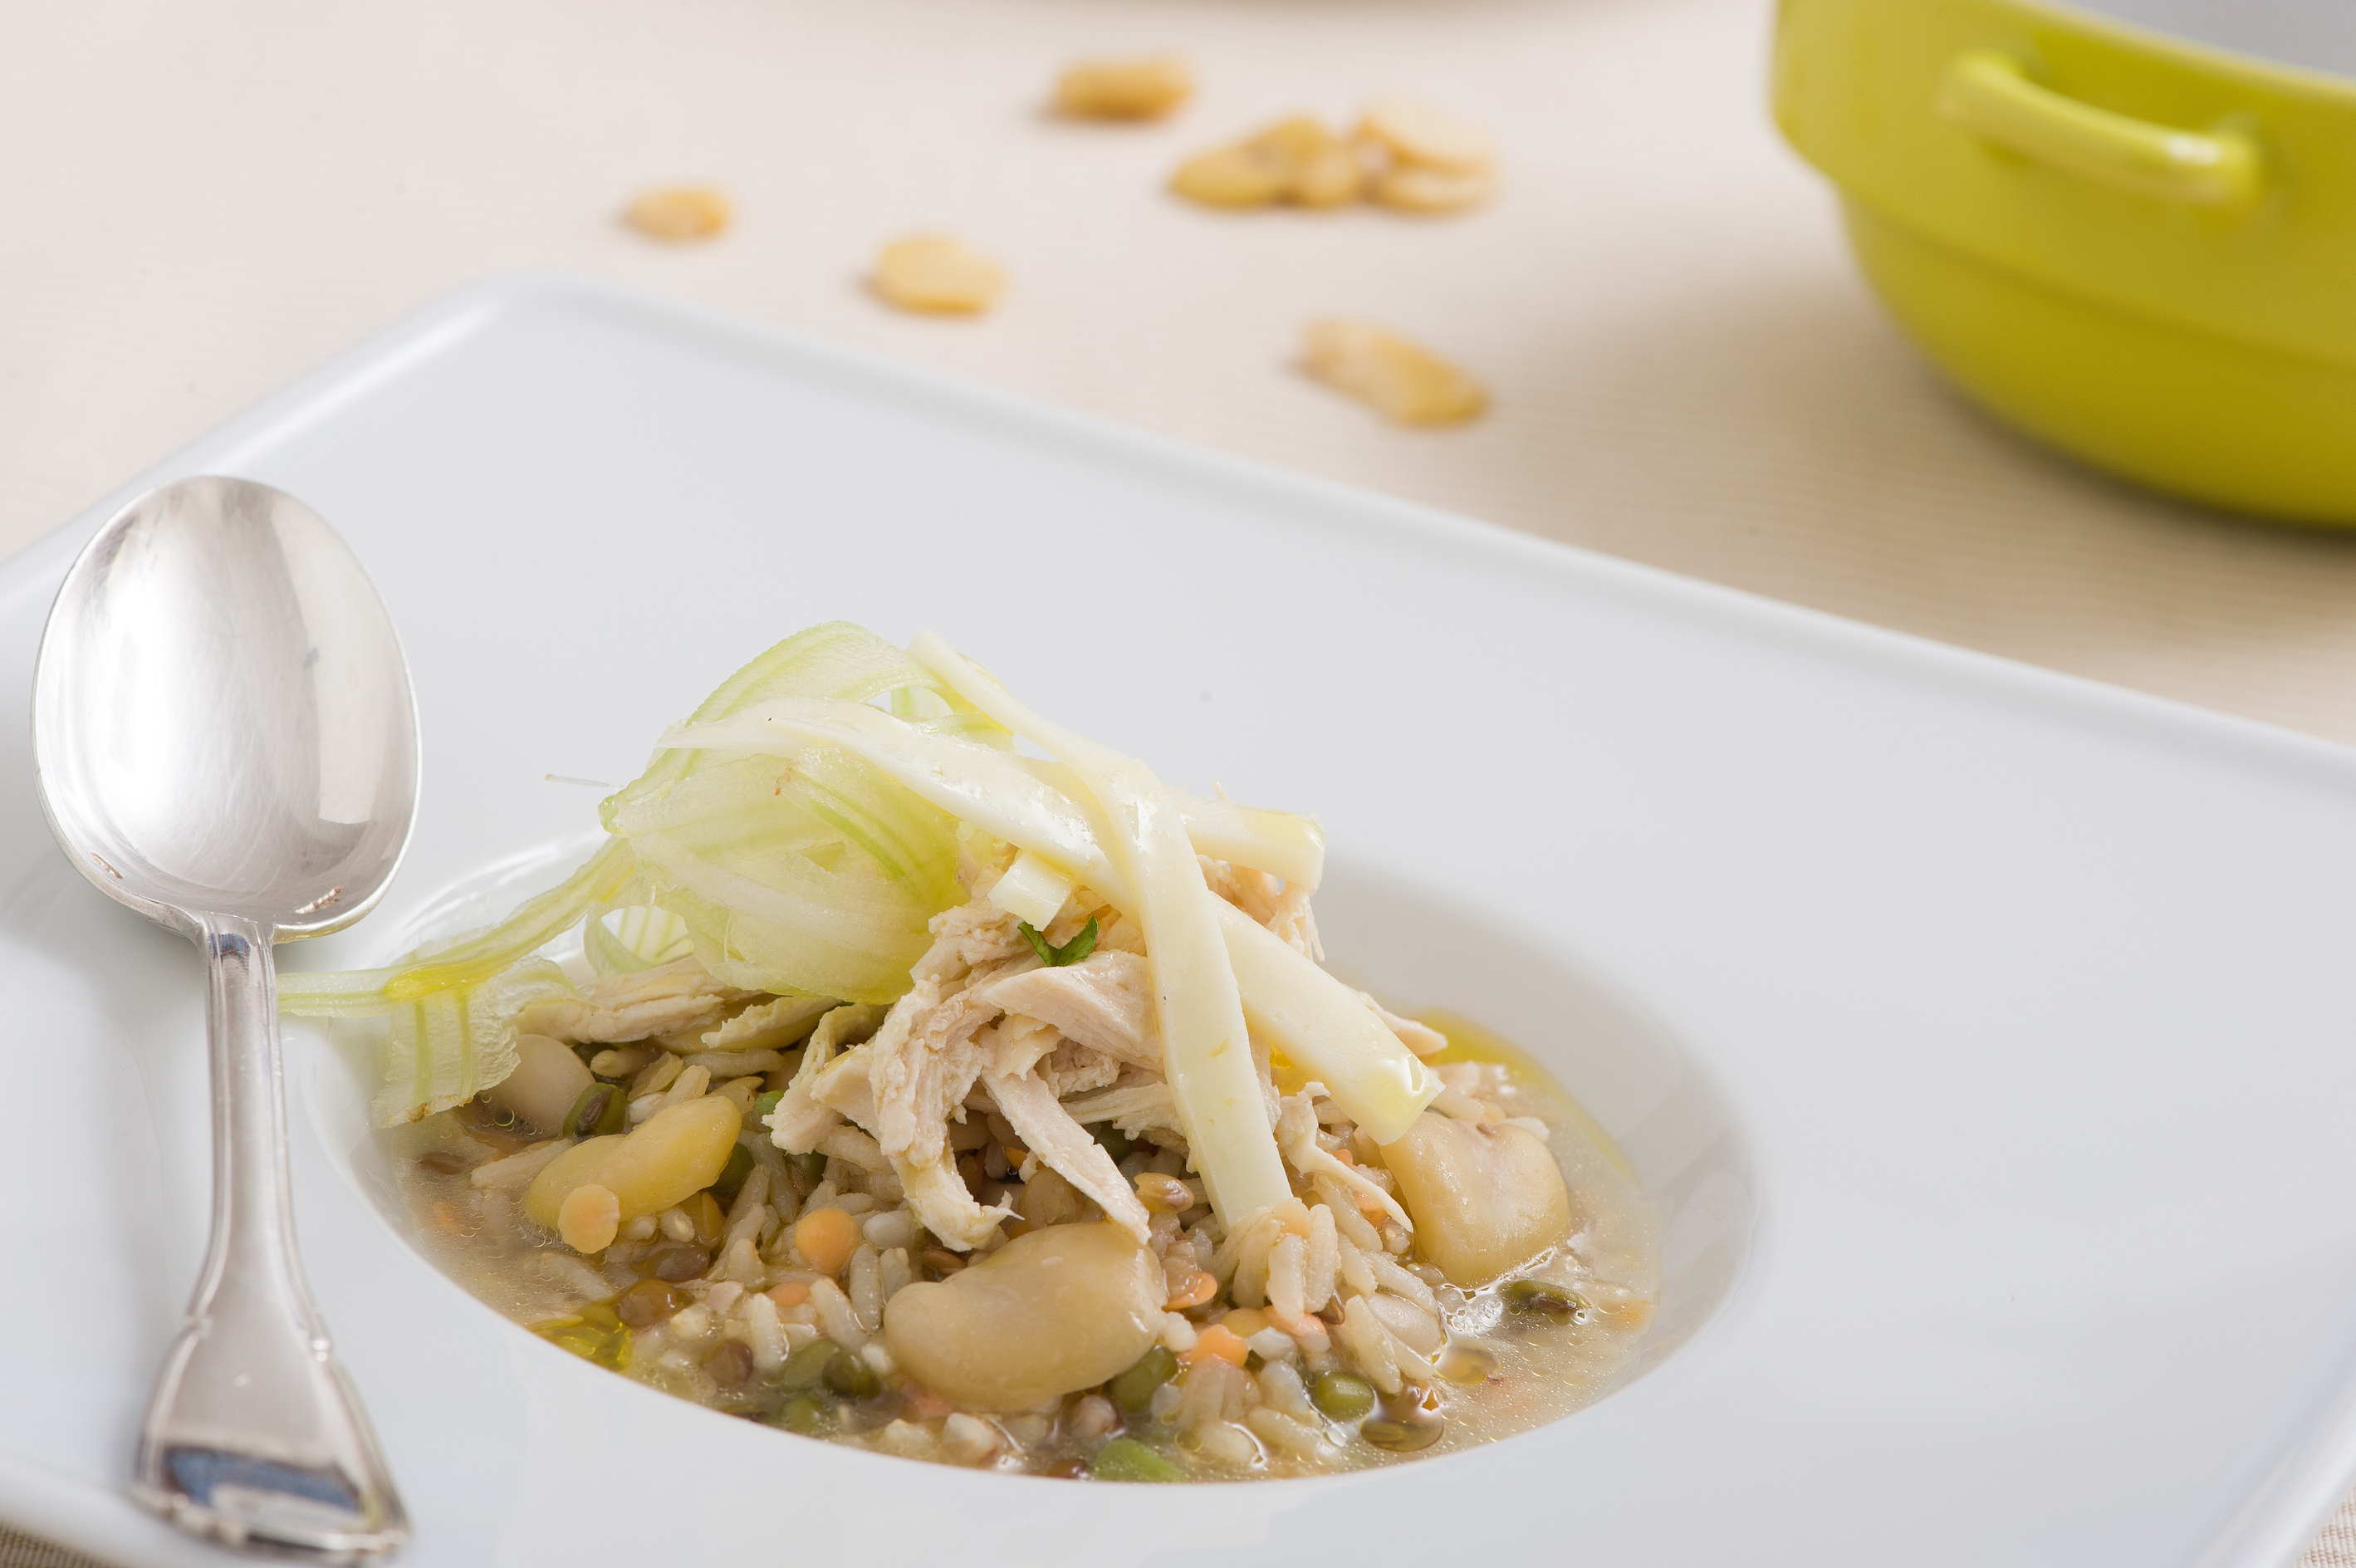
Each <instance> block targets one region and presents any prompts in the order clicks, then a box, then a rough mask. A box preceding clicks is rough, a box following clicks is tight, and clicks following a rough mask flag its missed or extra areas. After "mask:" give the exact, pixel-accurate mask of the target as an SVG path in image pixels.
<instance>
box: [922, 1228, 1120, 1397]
mask: <svg viewBox="0 0 2356 1568" xmlns="http://www.w3.org/2000/svg"><path fill="white" fill-rule="evenodd" d="M1161 1323H1162V1271H1161V1270H1160V1269H1158V1268H1156V1267H1155V1266H1154V1262H1153V1258H1152V1255H1151V1253H1149V1252H1147V1251H1145V1249H1144V1248H1142V1247H1140V1246H1139V1245H1138V1244H1137V1243H1136V1242H1135V1241H1133V1240H1130V1237H1129V1235H1128V1233H1127V1232H1126V1231H1123V1230H1120V1229H1119V1227H1117V1226H1114V1225H1110V1224H1105V1223H1095V1224H1084V1225H1055V1226H1050V1227H1048V1228H1047V1229H1045V1230H1033V1231H1032V1232H1030V1233H1029V1234H1027V1235H1023V1236H1018V1237H1016V1238H1015V1239H1014V1240H1012V1241H1009V1242H1008V1243H1007V1244H1006V1245H1005V1246H1003V1247H1001V1248H1000V1249H998V1251H995V1252H992V1253H991V1254H990V1256H988V1257H986V1258H984V1259H983V1260H981V1262H978V1263H974V1264H972V1265H970V1266H969V1267H968V1268H966V1269H964V1270H961V1271H960V1272H958V1273H954V1274H951V1275H950V1276H949V1277H948V1279H945V1280H941V1281H939V1282H937V1283H916V1284H911V1285H909V1286H908V1287H907V1288H905V1290H903V1291H901V1292H900V1293H899V1294H897V1295H894V1297H893V1298H892V1300H891V1302H890V1304H889V1305H887V1306H886V1307H885V1309H884V1314H883V1338H884V1342H885V1343H886V1344H887V1345H888V1346H889V1347H890V1348H891V1351H892V1354H893V1356H894V1358H895V1359H897V1360H898V1362H899V1364H900V1366H901V1368H902V1369H903V1370H905V1371H906V1372H907V1373H909V1374H910V1375H911V1376H913V1377H914V1378H916V1380H917V1381H919V1382H921V1383H923V1384H924V1385H925V1386H926V1387H927V1388H929V1389H931V1390H932V1391H934V1392H936V1393H938V1394H940V1395H942V1396H943V1397H945V1398H947V1399H949V1400H952V1401H955V1402H958V1403H959V1404H963V1405H968V1406H970V1407H972V1408H974V1409H977V1410H992V1411H1012V1410H1025V1409H1029V1408H1030V1407H1032V1406H1033V1405H1037V1404H1039V1403H1041V1402H1044V1401H1046V1400H1051V1399H1054V1398H1056V1397H1057V1396H1059V1395H1062V1394H1067V1393H1071V1392H1073V1391H1076V1390H1079V1389H1085V1388H1091V1387H1093V1386H1095V1385H1096V1384H1098V1383H1101V1382H1103V1381H1105V1380H1107V1379H1108V1378H1111V1377H1113V1376H1115V1375H1116V1374H1118V1373H1120V1372H1122V1371H1125V1370H1127V1369H1129V1368H1130V1367H1131V1366H1132V1365H1134V1364H1135V1363H1136V1362H1137V1360H1138V1359H1139V1358H1140V1357H1141V1356H1143V1355H1144V1354H1145V1352H1146V1351H1147V1350H1148V1349H1149V1348H1151V1347H1152V1345H1153V1342H1154V1339H1155V1337H1156V1335H1157V1334H1158V1333H1159V1331H1160V1328H1161Z"/></svg>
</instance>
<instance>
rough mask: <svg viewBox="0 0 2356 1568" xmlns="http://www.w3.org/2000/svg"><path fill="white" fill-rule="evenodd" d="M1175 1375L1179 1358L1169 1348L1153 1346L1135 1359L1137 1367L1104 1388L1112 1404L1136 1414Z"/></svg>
mask: <svg viewBox="0 0 2356 1568" xmlns="http://www.w3.org/2000/svg"><path fill="white" fill-rule="evenodd" d="M1177 1375H1178V1358H1177V1357H1175V1356H1173V1355H1172V1354H1171V1353H1170V1350H1169V1348H1168V1347H1167V1346H1163V1345H1156V1346H1155V1347H1153V1348H1151V1350H1148V1351H1147V1352H1146V1353H1145V1354H1144V1355H1142V1356H1141V1357H1139V1358H1138V1360H1137V1364H1136V1365H1135V1366H1133V1367H1131V1368H1130V1369H1129V1370H1127V1371H1125V1372H1123V1373H1121V1374H1120V1375H1119V1377H1117V1378H1115V1379H1113V1380H1112V1381H1110V1382H1108V1383H1107V1384H1106V1385H1105V1392H1107V1393H1108V1394H1110V1395H1111V1396H1112V1402H1113V1403H1115V1404H1117V1405H1119V1406H1120V1408H1121V1409H1123V1410H1125V1411H1127V1412H1129V1413H1130V1414H1131V1415H1135V1414H1136V1413H1137V1412H1139V1411H1141V1410H1143V1409H1144V1408H1145V1407H1146V1406H1147V1405H1149V1404H1151V1403H1152V1402H1153V1391H1154V1390H1156V1389H1158V1388H1160V1387H1161V1386H1162V1384H1164V1383H1166V1382H1168V1381H1169V1380H1171V1379H1173V1378H1174V1377H1176V1376H1177Z"/></svg>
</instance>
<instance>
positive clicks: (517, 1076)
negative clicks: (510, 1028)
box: [490, 1035, 597, 1133]
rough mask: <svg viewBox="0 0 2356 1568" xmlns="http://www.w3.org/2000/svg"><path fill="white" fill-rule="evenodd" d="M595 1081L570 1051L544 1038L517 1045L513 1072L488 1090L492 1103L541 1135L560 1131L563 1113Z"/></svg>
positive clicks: (530, 1037) (528, 1037)
mask: <svg viewBox="0 0 2356 1568" xmlns="http://www.w3.org/2000/svg"><path fill="white" fill-rule="evenodd" d="M596 1081H597V1080H596V1079H594V1078H592V1077H591V1076H590V1074H589V1069H587V1068H586V1067H584V1066H583V1065H582V1063H581V1058H579V1057H577V1056H575V1055H573V1049H572V1047H569V1046H567V1045H565V1044H564V1043H563V1042H562V1041H561V1040H552V1039H551V1038H549V1037H548V1036H546V1035H525V1036H521V1037H520V1038H519V1039H518V1040H517V1041H516V1066H515V1071H513V1072H511V1073H509V1074H508V1076H507V1077H506V1079H503V1080H502V1081H501V1082H500V1084H499V1086H498V1088H497V1089H494V1090H491V1095H490V1098H491V1103H492V1104H494V1105H498V1106H501V1107H504V1108H505V1109H507V1110H509V1111H512V1112H515V1113H516V1114H517V1115H518V1116H519V1117H521V1118H523V1120H525V1121H527V1122H530V1123H531V1124H532V1125H533V1126H535V1127H537V1128H539V1129H540V1130H541V1132H543V1133H554V1132H557V1131H559V1130H561V1129H562V1125H563V1122H564V1113H565V1112H568V1111H570V1110H572V1109H573V1101H576V1100H578V1099H580V1098H581V1091H582V1090H584V1089H586V1088H588V1087H589V1086H590V1085H591V1084H593V1083H594V1082H596Z"/></svg>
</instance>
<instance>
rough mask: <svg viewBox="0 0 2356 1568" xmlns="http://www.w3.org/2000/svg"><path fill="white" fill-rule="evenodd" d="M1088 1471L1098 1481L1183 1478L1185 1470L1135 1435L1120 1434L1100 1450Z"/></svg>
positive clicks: (1177, 1479)
mask: <svg viewBox="0 0 2356 1568" xmlns="http://www.w3.org/2000/svg"><path fill="white" fill-rule="evenodd" d="M1088 1475H1089V1477H1091V1478H1093V1479H1095V1480H1098V1481H1183V1480H1184V1479H1185V1478H1186V1477H1185V1473H1184V1472H1183V1471H1182V1470H1180V1469H1179V1468H1178V1466H1175V1465H1173V1464H1172V1463H1171V1462H1170V1461H1169V1460H1167V1459H1164V1458H1163V1457H1162V1455H1159V1454H1156V1453H1155V1452H1154V1451H1153V1450H1152V1449H1151V1448H1148V1447H1147V1446H1146V1445H1145V1444H1142V1443H1140V1442H1139V1441H1138V1440H1137V1439H1136V1438H1134V1437H1116V1438H1114V1439H1113V1440H1112V1441H1111V1442H1110V1443H1108V1444H1105V1445H1104V1446H1103V1447H1101V1448H1099V1449H1098V1450H1097V1456H1096V1457H1095V1458H1094V1459H1093V1460H1091V1461H1090V1462H1089V1464H1088Z"/></svg>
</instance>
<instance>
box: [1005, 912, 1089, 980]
mask: <svg viewBox="0 0 2356 1568" xmlns="http://www.w3.org/2000/svg"><path fill="white" fill-rule="evenodd" d="M1022 929H1023V940H1024V941H1026V942H1029V943H1030V944H1031V950H1032V951H1033V952H1034V953H1037V954H1038V955H1039V961H1040V962H1041V963H1044V964H1045V965H1046V966H1047V967H1048V968H1049V969H1061V968H1063V967H1064V966H1065V965H1066V964H1068V963H1077V962H1079V961H1080V960H1082V959H1084V958H1086V957H1087V956H1088V954H1090V953H1092V952H1094V951H1096V950H1097V918H1096V917H1095V916H1094V915H1090V916H1089V917H1088V923H1087V925H1085V926H1082V927H1081V928H1080V930H1079V934H1078V935H1077V936H1076V937H1074V938H1073V939H1072V940H1070V941H1068V942H1066V943H1065V944H1064V945H1063V946H1062V947H1056V946H1055V944H1053V943H1052V942H1050V941H1048V940H1047V939H1046V938H1044V937H1043V936H1041V935H1040V934H1039V932H1038V929H1037V928H1036V927H1034V926H1033V925H1032V924H1031V922H1030V921H1028V920H1025V921H1023V928H1022Z"/></svg>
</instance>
